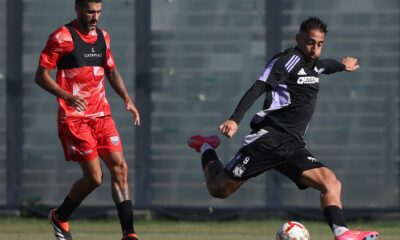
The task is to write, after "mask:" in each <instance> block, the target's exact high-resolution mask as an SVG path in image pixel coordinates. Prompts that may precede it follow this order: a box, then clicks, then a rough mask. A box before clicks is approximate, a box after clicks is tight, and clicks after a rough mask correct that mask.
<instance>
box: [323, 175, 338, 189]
mask: <svg viewBox="0 0 400 240" xmlns="http://www.w3.org/2000/svg"><path fill="white" fill-rule="evenodd" d="M324 185H325V186H324V188H325V191H328V192H340V191H341V189H342V183H341V182H340V181H339V179H337V178H336V176H335V175H334V174H333V175H331V176H329V177H327V178H326V180H325V184H324Z"/></svg>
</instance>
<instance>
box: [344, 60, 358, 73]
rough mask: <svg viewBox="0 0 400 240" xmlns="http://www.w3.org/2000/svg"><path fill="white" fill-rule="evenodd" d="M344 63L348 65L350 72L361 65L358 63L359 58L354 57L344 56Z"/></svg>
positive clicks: (347, 69)
mask: <svg viewBox="0 0 400 240" xmlns="http://www.w3.org/2000/svg"><path fill="white" fill-rule="evenodd" d="M342 63H343V64H344V65H345V66H346V68H345V70H346V71H348V72H353V71H355V70H357V69H358V68H359V67H360V65H358V61H357V58H353V57H345V58H343V59H342Z"/></svg>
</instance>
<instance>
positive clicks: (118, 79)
mask: <svg viewBox="0 0 400 240" xmlns="http://www.w3.org/2000/svg"><path fill="white" fill-rule="evenodd" d="M107 78H108V81H109V82H110V85H111V87H112V88H113V89H114V90H115V92H117V94H118V95H119V96H120V97H121V98H122V99H123V100H124V102H125V109H126V110H127V111H130V112H131V113H132V114H133V120H134V124H135V125H136V126H140V114H139V111H138V110H137V108H136V106H135V104H134V103H133V101H132V99H131V97H130V96H129V94H128V91H127V90H126V87H125V83H124V80H123V79H122V76H121V74H119V72H118V70H117V68H114V69H113V70H109V71H107Z"/></svg>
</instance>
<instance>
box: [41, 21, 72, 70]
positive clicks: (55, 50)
mask: <svg viewBox="0 0 400 240" xmlns="http://www.w3.org/2000/svg"><path fill="white" fill-rule="evenodd" d="M73 48H74V46H73V41H72V36H71V33H70V32H69V30H68V29H67V28H66V27H61V28H59V29H57V30H56V31H54V32H53V33H52V34H50V36H49V38H48V40H47V43H46V46H45V47H44V49H43V51H42V53H41V54H40V59H39V65H40V66H42V67H44V68H46V69H55V68H56V67H57V63H58V61H59V60H60V58H61V57H62V56H63V55H64V54H66V53H69V52H71V51H72V50H73Z"/></svg>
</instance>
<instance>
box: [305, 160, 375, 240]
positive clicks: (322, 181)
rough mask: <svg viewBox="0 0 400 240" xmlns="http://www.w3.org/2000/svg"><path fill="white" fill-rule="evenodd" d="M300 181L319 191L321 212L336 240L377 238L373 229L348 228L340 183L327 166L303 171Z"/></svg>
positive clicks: (373, 239)
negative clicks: (358, 229) (356, 229)
mask: <svg viewBox="0 0 400 240" xmlns="http://www.w3.org/2000/svg"><path fill="white" fill-rule="evenodd" d="M300 182H301V183H302V184H304V185H305V186H308V187H312V188H314V189H317V190H319V191H320V193H321V194H320V201H321V208H322V210H323V214H324V216H325V218H326V220H327V222H328V224H329V226H330V227H331V229H332V231H333V233H334V235H335V238H336V240H377V239H379V234H378V233H377V232H375V231H353V230H349V229H348V228H347V225H346V221H345V218H344V215H343V210H342V202H341V183H340V181H339V180H338V179H337V178H336V175H335V174H334V173H333V172H332V171H331V170H330V169H328V168H327V167H318V168H312V169H309V170H306V171H304V172H303V173H302V174H301V176H300Z"/></svg>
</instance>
